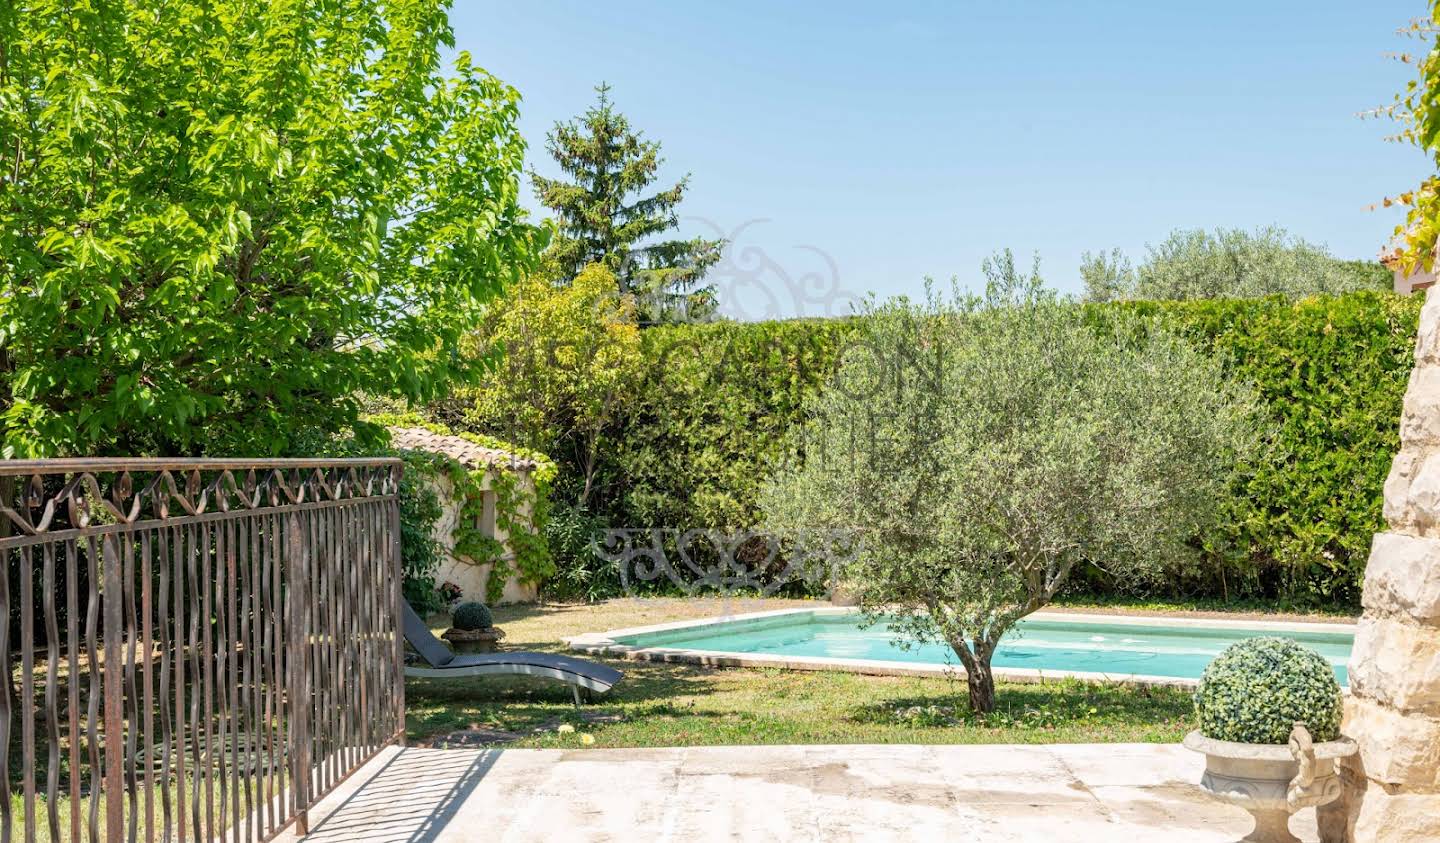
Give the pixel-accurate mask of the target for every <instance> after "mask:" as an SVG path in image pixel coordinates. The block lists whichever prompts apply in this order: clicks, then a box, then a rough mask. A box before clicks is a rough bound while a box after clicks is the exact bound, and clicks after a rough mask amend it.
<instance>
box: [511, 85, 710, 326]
mask: <svg viewBox="0 0 1440 843" xmlns="http://www.w3.org/2000/svg"><path fill="white" fill-rule="evenodd" d="M595 90H596V92H597V93H598V94H599V101H598V102H597V103H596V104H595V105H594V106H592V107H591V108H590V109H589V110H587V111H586V112H585V113H584V114H583V115H581V116H580V117H579V118H578V119H577V120H573V121H566V122H560V123H556V124H555V128H554V129H553V130H552V131H551V132H550V133H549V134H547V135H546V149H547V150H548V151H549V153H550V155H551V156H552V157H553V158H554V159H555V161H556V162H557V163H558V164H559V165H560V169H561V170H563V171H564V173H565V174H566V176H568V177H569V178H570V179H572V181H566V180H565V179H564V178H556V179H551V178H546V177H544V176H541V175H540V174H539V173H537V172H535V171H534V170H533V169H532V170H531V173H530V176H531V178H532V179H533V180H534V183H535V196H536V198H537V199H538V200H539V201H540V203H541V204H542V205H544V206H545V207H547V208H549V209H550V210H551V211H553V212H554V213H555V216H556V217H557V222H558V224H559V231H558V233H557V236H556V237H555V239H554V240H553V241H552V243H551V246H550V248H549V249H548V250H547V252H546V253H545V256H544V262H543V270H542V271H543V272H544V273H545V274H546V275H547V277H549V278H550V279H551V280H553V281H556V282H558V283H564V282H568V281H569V280H570V279H572V278H574V277H576V276H577V275H579V274H580V271H581V270H582V269H583V268H584V267H585V266H586V265H588V264H592V263H593V264H601V265H603V266H605V267H606V268H608V269H609V270H610V271H611V272H612V273H613V274H614V275H615V278H616V282H617V285H618V288H619V291H620V292H621V293H629V294H633V295H634V296H635V299H636V303H637V308H638V311H639V315H640V318H641V320H642V321H644V322H652V323H653V322H672V321H680V320H684V319H690V320H694V319H704V318H707V317H709V316H711V315H713V313H714V311H715V293H714V288H713V287H708V286H702V285H701V283H700V282H701V280H702V279H703V278H704V276H705V272H706V270H708V269H709V268H710V267H711V266H713V265H714V264H715V262H716V261H717V260H719V258H720V250H721V248H722V247H723V246H724V241H721V240H704V239H702V238H698V237H697V238H694V239H691V240H679V239H672V240H662V239H659V238H660V236H661V235H663V234H664V233H665V232H667V231H670V230H671V229H674V228H676V227H678V226H679V223H680V220H679V217H678V215H677V213H676V208H677V206H678V205H679V204H680V201H681V200H682V199H683V198H684V196H685V189H686V187H687V186H688V185H689V181H690V176H689V175H688V174H687V175H686V176H685V177H684V178H682V179H680V181H678V182H676V183H675V184H674V185H673V186H671V187H669V188H667V189H665V190H661V191H659V192H657V193H654V194H651V195H649V196H646V195H643V191H645V189H646V188H647V187H649V186H650V185H651V184H652V183H653V182H654V181H655V179H656V172H657V170H658V169H659V167H660V165H661V164H662V163H664V160H663V159H662V158H661V157H660V144H659V142H657V141H652V140H646V139H645V137H644V135H643V133H641V132H638V131H634V130H632V129H631V127H630V121H629V120H627V119H626V118H625V115H623V114H621V113H620V112H618V111H616V110H615V107H614V105H613V103H611V101H610V96H609V93H610V86H608V85H604V84H601V85H599V86H598V87H597V88H596V89H595Z"/></svg>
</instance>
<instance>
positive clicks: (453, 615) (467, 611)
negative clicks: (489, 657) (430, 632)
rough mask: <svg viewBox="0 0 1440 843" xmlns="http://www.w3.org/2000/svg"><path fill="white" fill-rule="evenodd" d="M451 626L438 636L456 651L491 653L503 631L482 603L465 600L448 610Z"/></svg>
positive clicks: (503, 635) (502, 635)
mask: <svg viewBox="0 0 1440 843" xmlns="http://www.w3.org/2000/svg"><path fill="white" fill-rule="evenodd" d="M450 623H451V627H450V628H449V629H447V630H445V634H444V635H442V636H440V637H441V638H444V639H445V640H446V641H449V642H450V646H451V647H453V648H455V652H457V653H493V652H495V650H496V648H497V647H498V646H499V644H500V641H501V639H503V638H504V637H505V633H504V632H503V631H502V630H501V629H500V627H498V626H495V624H494V615H492V614H491V613H490V607H489V606H486V605H485V604H484V603H476V602H475V601H473V600H471V601H467V602H465V603H461V604H459V605H458V606H456V607H455V608H454V609H451V610H450Z"/></svg>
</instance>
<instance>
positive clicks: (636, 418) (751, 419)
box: [610, 319, 861, 528]
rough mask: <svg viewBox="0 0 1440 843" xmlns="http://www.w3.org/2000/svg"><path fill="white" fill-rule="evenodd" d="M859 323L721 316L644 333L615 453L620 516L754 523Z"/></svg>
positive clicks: (642, 520) (662, 522) (653, 522)
mask: <svg viewBox="0 0 1440 843" xmlns="http://www.w3.org/2000/svg"><path fill="white" fill-rule="evenodd" d="M858 327H859V326H858V322H856V321H855V320H846V319H840V320H792V321H786V322H768V323H748V324H747V323H733V322H724V323H714V324H707V325H685V326H675V327H665V328H654V329H651V330H648V331H645V332H644V333H643V334H642V335H641V337H642V340H643V342H644V345H643V350H644V356H645V364H646V365H645V374H644V378H643V380H642V381H641V383H640V387H639V389H638V390H637V396H636V399H635V401H634V402H633V403H632V405H631V407H630V412H629V414H627V415H626V417H625V419H624V421H623V427H622V435H620V436H619V437H617V438H618V442H617V443H616V447H615V451H614V453H613V456H612V459H613V460H614V465H615V469H614V473H615V474H616V475H617V476H618V477H619V478H621V480H622V481H623V482H622V483H619V484H617V494H616V495H615V496H614V497H613V498H611V505H612V506H613V509H612V510H611V511H610V515H611V518H610V520H611V521H612V522H613V523H615V524H617V525H623V526H626V527H648V526H682V527H686V528H689V527H729V528H746V527H751V526H753V525H754V524H755V523H756V519H755V515H756V508H755V499H756V494H757V492H758V490H759V487H760V483H761V481H762V480H763V479H764V478H765V477H766V475H768V474H769V473H770V470H771V467H772V465H773V463H774V462H775V461H776V460H777V459H779V458H780V456H781V453H782V451H783V443H784V436H785V433H786V431H788V430H790V429H791V428H792V427H793V426H794V425H795V424H797V423H798V422H799V421H800V420H801V419H802V418H803V417H804V405H805V400H806V399H807V398H808V397H809V396H810V395H811V394H812V393H814V392H815V390H816V389H817V388H818V387H819V386H820V385H821V384H822V383H824V382H825V380H826V379H828V378H829V376H830V375H831V373H832V372H833V371H834V367H835V363H836V360H837V359H838V358H839V356H840V354H841V353H842V352H843V350H844V349H845V348H847V347H849V346H850V345H852V344H855V343H858V342H860V341H861V334H860V332H859V330H858Z"/></svg>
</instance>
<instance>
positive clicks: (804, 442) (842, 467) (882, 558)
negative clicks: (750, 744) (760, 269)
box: [761, 253, 1257, 712]
mask: <svg viewBox="0 0 1440 843" xmlns="http://www.w3.org/2000/svg"><path fill="white" fill-rule="evenodd" d="M986 273H987V275H988V278H989V285H988V288H987V291H986V293H985V295H984V296H979V297H975V296H961V295H959V294H958V293H957V294H956V295H955V296H954V297H953V298H951V299H950V300H943V299H941V298H940V297H938V296H934V295H933V294H932V296H931V297H930V298H929V300H928V301H927V302H925V303H923V304H917V303H912V302H910V301H906V300H903V299H901V300H897V301H892V302H889V303H886V304H882V305H878V306H872V307H871V308H870V310H869V314H868V316H869V321H868V323H867V325H866V327H867V331H868V333H867V338H866V340H865V341H864V342H863V343H861V344H859V345H857V346H856V347H854V348H852V349H851V351H850V353H848V354H847V355H846V357H845V359H844V360H843V361H842V363H841V366H840V369H839V371H838V373H837V375H836V377H835V379H834V380H833V381H832V382H831V383H830V385H828V386H827V387H826V388H825V389H824V390H822V391H821V392H820V393H819V394H818V395H817V396H816V398H815V399H814V400H813V401H812V403H811V404H810V405H809V409H810V411H811V414H812V415H811V420H810V421H808V422H807V423H806V424H805V425H804V426H803V427H802V428H801V430H800V432H799V433H798V435H797V437H796V439H795V443H794V446H795V447H794V451H795V454H796V455H797V458H796V460H795V461H794V462H792V463H791V464H789V465H787V466H785V467H783V468H782V469H781V470H779V471H778V472H777V473H776V475H775V476H774V477H773V478H772V479H771V480H770V481H769V482H768V483H767V484H766V486H765V487H764V489H763V490H762V492H761V509H762V511H763V512H764V514H765V521H766V523H767V525H768V526H769V527H771V528H773V529H775V530H777V531H779V532H780V534H782V535H785V534H790V535H794V534H796V533H797V532H803V531H806V530H816V529H821V530H842V531H845V532H847V533H848V534H849V535H851V536H853V537H858V539H859V545H860V549H859V551H858V552H857V553H856V555H855V557H854V559H853V561H852V562H851V563H849V564H848V566H847V567H846V569H845V570H844V571H843V573H842V575H843V577H844V578H845V580H846V581H847V583H848V585H849V586H850V587H851V588H853V589H854V591H855V593H856V595H857V596H858V598H859V600H860V604H861V606H862V608H863V609H864V610H865V611H866V612H867V614H868V615H869V616H870V617H871V618H872V619H873V620H877V621H882V620H883V622H885V623H889V624H891V625H893V626H896V627H898V628H900V629H904V630H907V631H910V632H913V633H915V634H916V635H918V636H921V637H923V638H928V639H931V640H939V641H941V642H944V643H946V644H948V645H949V646H950V647H951V648H952V649H953V651H954V652H955V654H956V656H957V657H958V658H959V660H960V662H961V663H962V664H963V665H964V668H965V671H966V674H967V681H968V685H969V695H970V704H971V706H972V707H973V708H974V709H975V710H977V711H981V712H987V711H991V710H993V708H994V705H995V700H994V679H993V674H992V671H991V664H990V663H991V658H992V656H993V655H994V653H995V649H996V646H997V644H998V643H999V641H1000V638H1001V636H1002V635H1004V634H1005V632H1006V631H1007V630H1009V629H1010V628H1011V627H1012V626H1013V625H1014V624H1015V622H1016V621H1018V620H1020V619H1021V618H1023V617H1025V616H1026V615H1028V614H1030V613H1031V612H1034V611H1035V610H1037V609H1039V608H1041V607H1043V606H1044V605H1046V604H1047V603H1048V602H1050V600H1051V599H1052V598H1053V597H1054V596H1055V594H1056V593H1057V592H1058V591H1059V589H1060V588H1061V586H1062V585H1064V583H1065V581H1066V579H1067V577H1068V576H1069V574H1070V572H1071V571H1072V570H1073V569H1074V568H1075V567H1076V566H1077V565H1080V564H1081V563H1082V562H1089V563H1092V564H1096V565H1099V566H1101V567H1102V568H1104V569H1105V570H1106V571H1108V572H1109V573H1111V574H1112V575H1113V576H1115V577H1117V578H1121V577H1128V578H1131V579H1135V578H1145V577H1149V576H1153V575H1154V574H1155V573H1156V572H1158V571H1160V570H1161V566H1162V565H1163V564H1164V563H1165V562H1166V561H1167V560H1168V559H1170V558H1172V557H1174V556H1175V555H1179V554H1193V553H1194V552H1195V551H1194V549H1193V548H1192V547H1191V542H1190V540H1191V539H1192V537H1194V536H1196V535H1199V534H1201V533H1202V532H1203V531H1204V530H1205V529H1206V528H1207V527H1208V525H1210V524H1212V523H1213V522H1214V521H1215V520H1216V519H1217V517H1218V515H1219V513H1220V512H1221V506H1220V501H1221V500H1222V498H1223V496H1224V494H1225V493H1226V490H1227V486H1228V483H1229V482H1230V478H1231V472H1232V470H1233V467H1234V466H1235V465H1236V463H1237V458H1238V456H1239V455H1243V454H1247V453H1249V452H1250V451H1251V449H1252V448H1253V447H1254V443H1255V442H1256V440H1257V436H1256V425H1255V423H1254V422H1253V418H1254V417H1255V416H1254V414H1255V408H1254V399H1253V398H1252V396H1251V394H1250V392H1249V390H1248V389H1247V388H1244V387H1242V386H1239V385H1236V384H1234V383H1231V382H1228V381H1227V380H1226V379H1225V377H1224V376H1223V374H1222V370H1221V365H1220V363H1219V362H1218V361H1216V360H1214V359H1212V358H1210V357H1208V356H1206V355H1204V354H1202V353H1200V352H1197V351H1195V350H1194V349H1192V348H1191V347H1190V346H1188V345H1186V344H1185V343H1184V342H1183V341H1181V340H1180V339H1178V338H1177V337H1175V336H1174V335H1171V334H1169V333H1166V332H1164V331H1162V330H1160V329H1159V328H1158V327H1155V326H1154V325H1152V324H1150V323H1146V322H1141V321H1135V320H1131V321H1126V320H1123V319H1122V320H1117V321H1116V322H1114V323H1113V325H1112V326H1110V327H1111V329H1112V330H1110V331H1105V332H1101V331H1097V330H1095V329H1093V328H1091V327H1089V326H1088V325H1087V324H1086V322H1085V318H1084V314H1083V312H1081V311H1080V309H1078V308H1075V307H1073V306H1068V305H1067V303H1065V302H1063V301H1060V300H1058V299H1057V298H1056V296H1055V295H1054V294H1053V293H1050V292H1048V291H1046V290H1044V289H1043V287H1042V286H1041V282H1040V279H1039V277H1038V274H1037V273H1031V274H1029V275H1026V274H1024V273H1020V272H1017V271H1016V270H1015V267H1014V263H1013V259H1012V258H1011V257H1010V255H1009V254H1008V253H1006V254H1004V255H1003V256H1001V257H1000V258H999V259H997V260H995V261H993V262H987V264H986Z"/></svg>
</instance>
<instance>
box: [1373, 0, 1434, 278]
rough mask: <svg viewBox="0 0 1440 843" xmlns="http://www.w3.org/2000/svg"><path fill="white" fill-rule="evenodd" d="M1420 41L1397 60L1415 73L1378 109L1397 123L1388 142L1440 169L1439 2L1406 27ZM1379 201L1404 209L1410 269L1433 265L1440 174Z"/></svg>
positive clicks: (1402, 240) (1399, 233) (1400, 233)
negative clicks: (1409, 148) (1409, 147)
mask: <svg viewBox="0 0 1440 843" xmlns="http://www.w3.org/2000/svg"><path fill="white" fill-rule="evenodd" d="M1404 31H1405V33H1406V34H1407V35H1409V36H1410V37H1411V38H1414V39H1415V40H1416V41H1418V42H1419V44H1420V49H1418V50H1414V51H1406V52H1404V53H1402V54H1401V55H1400V56H1399V58H1400V59H1401V60H1402V61H1404V62H1405V63H1406V64H1409V65H1411V66H1412V67H1414V68H1416V71H1417V72H1416V75H1415V78H1414V79H1411V80H1410V81H1409V82H1407V83H1406V84H1405V90H1403V91H1401V92H1400V93H1398V94H1396V95H1395V101H1394V102H1393V103H1391V104H1390V105H1388V106H1385V107H1383V108H1379V109H1376V113H1378V114H1380V115H1383V116H1387V117H1389V118H1391V119H1393V120H1395V121H1396V122H1397V123H1399V124H1400V131H1399V133H1397V134H1396V135H1395V136H1394V137H1393V138H1392V140H1396V141H1400V142H1402V143H1411V144H1414V145H1415V146H1418V147H1420V149H1421V150H1422V151H1423V152H1424V153H1425V155H1427V156H1428V157H1429V158H1430V161H1431V165H1432V169H1433V170H1440V39H1437V38H1436V34H1437V33H1440V2H1437V0H1431V3H1430V13H1429V14H1428V15H1426V16H1425V17H1423V18H1419V19H1416V20H1414V21H1412V22H1411V24H1410V25H1409V26H1408V27H1407V28H1406V29H1405V30H1404ZM1383 204H1384V205H1385V206H1386V207H1389V206H1391V205H1404V206H1406V207H1407V208H1408V210H1407V211H1406V214H1405V222H1404V223H1403V224H1401V225H1399V226H1397V227H1396V228H1395V236H1396V238H1397V239H1398V240H1399V246H1400V250H1399V252H1400V253H1399V257H1400V259H1401V262H1402V265H1404V266H1405V267H1406V268H1408V269H1414V268H1416V267H1419V268H1421V269H1426V270H1429V269H1433V268H1434V267H1435V265H1436V263H1435V257H1436V251H1437V250H1440V176H1437V175H1436V173H1434V172H1432V173H1430V174H1428V175H1426V176H1425V178H1424V179H1423V180H1421V182H1420V184H1419V185H1417V186H1416V187H1414V188H1413V189H1411V190H1408V191H1406V192H1404V193H1402V194H1400V195H1399V196H1396V197H1386V198H1385V200H1384V202H1383Z"/></svg>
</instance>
